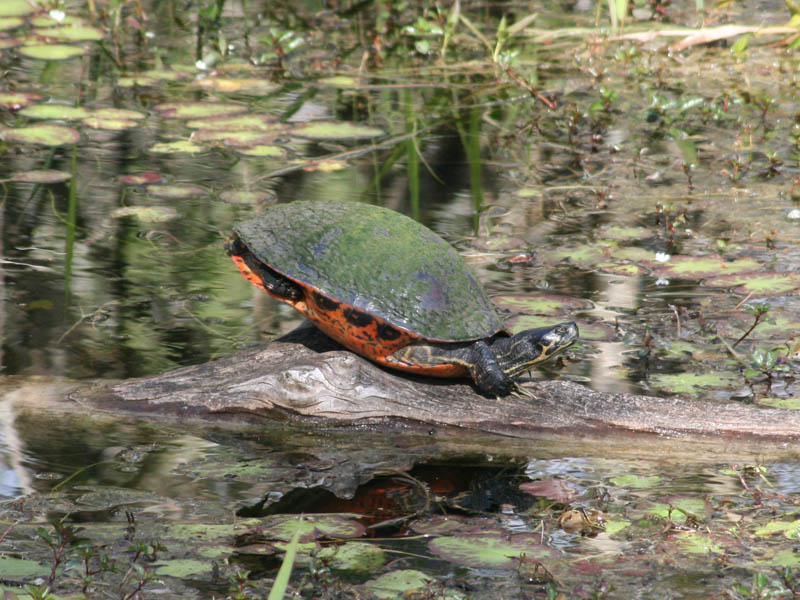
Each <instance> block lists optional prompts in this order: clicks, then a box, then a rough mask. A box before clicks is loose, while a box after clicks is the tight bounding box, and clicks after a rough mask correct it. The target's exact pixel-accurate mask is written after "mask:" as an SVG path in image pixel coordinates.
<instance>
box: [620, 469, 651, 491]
mask: <svg viewBox="0 0 800 600" xmlns="http://www.w3.org/2000/svg"><path fill="white" fill-rule="evenodd" d="M611 483H613V484H614V485H617V486H619V487H624V488H634V489H637V490H646V489H650V488H654V487H655V486H657V485H658V484H659V483H661V477H659V476H658V475H650V476H641V475H636V474H635V473H627V474H625V475H618V476H617V477H612V478H611Z"/></svg>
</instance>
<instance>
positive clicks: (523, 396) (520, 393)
mask: <svg viewBox="0 0 800 600" xmlns="http://www.w3.org/2000/svg"><path fill="white" fill-rule="evenodd" d="M511 394H512V395H513V396H514V397H515V398H519V399H520V400H538V398H537V397H536V395H535V394H534V393H533V392H532V391H531V390H530V388H527V387H522V386H521V385H520V384H518V383H516V382H515V383H514V387H513V388H511Z"/></svg>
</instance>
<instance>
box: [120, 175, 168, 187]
mask: <svg viewBox="0 0 800 600" xmlns="http://www.w3.org/2000/svg"><path fill="white" fill-rule="evenodd" d="M164 179H165V177H164V176H163V175H161V174H159V173H137V174H135V175H123V176H121V177H120V178H119V180H120V182H121V183H127V184H130V185H142V184H146V183H160V182H162V181H164Z"/></svg>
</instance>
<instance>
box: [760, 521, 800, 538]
mask: <svg viewBox="0 0 800 600" xmlns="http://www.w3.org/2000/svg"><path fill="white" fill-rule="evenodd" d="M778 533H779V534H781V535H783V536H784V537H787V538H790V539H796V538H797V535H798V534H800V520H798V519H795V520H794V521H770V522H769V523H767V524H766V525H764V526H763V527H761V528H759V529H757V530H756V535H758V536H767V535H775V534H778Z"/></svg>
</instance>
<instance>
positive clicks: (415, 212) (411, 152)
mask: <svg viewBox="0 0 800 600" xmlns="http://www.w3.org/2000/svg"><path fill="white" fill-rule="evenodd" d="M403 104H404V109H405V119H406V133H414V131H416V128H417V119H416V114H415V113H414V103H413V102H412V100H411V90H410V89H405V90H403ZM416 141H417V140H416V137H410V138H408V140H406V161H407V163H408V193H409V198H410V200H411V216H412V217H414V218H415V219H417V220H419V155H418V154H417V144H416Z"/></svg>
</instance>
